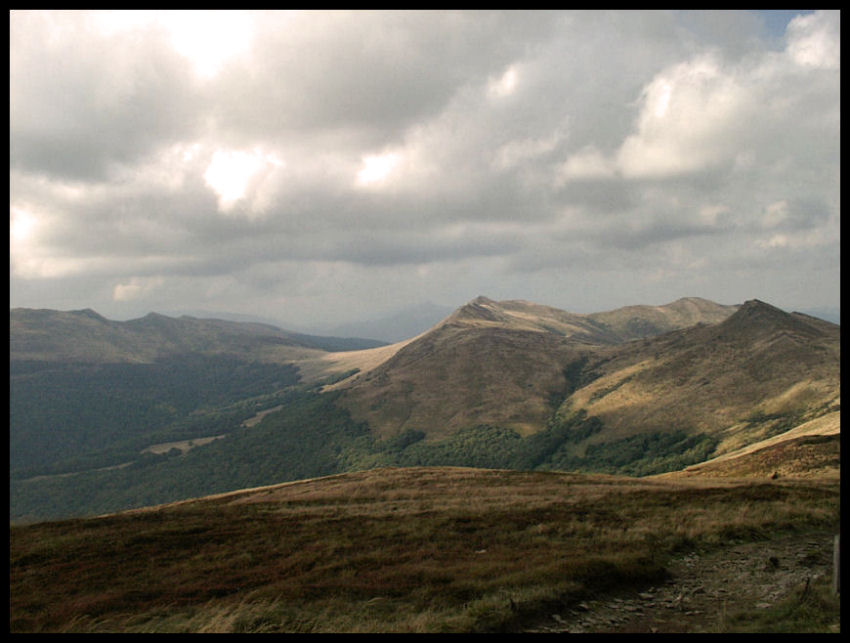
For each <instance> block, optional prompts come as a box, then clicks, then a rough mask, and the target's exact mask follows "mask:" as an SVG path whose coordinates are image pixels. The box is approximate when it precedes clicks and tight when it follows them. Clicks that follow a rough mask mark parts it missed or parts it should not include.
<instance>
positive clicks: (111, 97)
mask: <svg viewBox="0 0 850 643" xmlns="http://www.w3.org/2000/svg"><path fill="white" fill-rule="evenodd" d="M189 24H191V26H192V29H189V28H188V27H187V25H189ZM228 24H231V25H232V26H233V29H232V30H230V31H228V30H227V29H224V30H223V29H222V27H223V26H225V25H228ZM10 26H11V29H10V38H11V41H10V269H11V286H12V293H13V297H12V302H13V305H26V304H37V305H39V306H48V307H49V306H50V305H51V304H50V302H74V303H73V306H74V307H77V308H80V307H93V308H96V309H100V308H103V312H104V313H109V312H110V311H116V312H117V311H121V310H124V311H130V310H136V308H133V307H134V306H136V307H142V306H147V307H149V308H150V309H157V307H158V306H159V304H158V302H166V301H167V302H170V303H171V304H173V305H171V306H170V309H174V308H175V307H179V305H181V302H182V303H185V305H187V306H188V305H189V304H190V302H191V305H192V306H193V307H195V308H216V309H221V308H226V307H227V306H234V307H238V308H239V309H242V310H244V309H245V308H252V307H263V308H264V309H265V310H264V313H265V314H266V315H267V316H269V315H270V316H272V317H274V314H273V313H274V306H275V305H276V304H275V303H274V302H278V305H280V306H282V307H284V308H286V312H287V313H288V314H295V313H293V311H297V314H298V316H299V317H300V318H301V319H303V320H304V321H305V322H306V321H307V320H308V318H309V317H310V315H313V314H316V315H324V314H330V313H329V311H330V310H331V309H332V308H333V306H334V304H333V303H332V302H326V301H324V299H323V298H330V299H331V300H332V299H333V298H334V297H337V298H339V301H340V302H342V301H345V302H346V303H345V304H344V305H343V304H341V303H340V304H338V307H337V310H338V311H339V312H338V313H337V314H339V315H346V314H349V315H351V316H352V317H353V318H363V317H367V316H368V311H367V310H366V309H367V308H368V306H369V305H370V302H377V301H380V302H381V305H385V306H390V304H391V302H393V301H396V302H397V303H398V305H399V306H403V305H405V304H406V303H416V302H417V301H418V300H419V299H430V300H432V301H435V302H440V303H446V304H455V303H461V302H463V301H466V300H467V299H470V298H471V297H473V296H475V295H477V294H481V293H484V294H488V295H489V296H495V297H500V296H504V297H506V298H511V297H519V298H526V299H529V298H532V294H531V293H536V294H538V295H540V297H539V299H541V301H542V303H550V304H552V305H560V306H562V307H565V308H567V309H575V308H576V307H577V306H578V304H580V303H582V302H585V303H586V304H587V305H590V304H589V302H591V301H594V302H598V301H600V299H599V298H600V297H602V296H603V295H602V294H601V293H603V292H604V293H607V294H606V295H605V296H607V297H609V298H610V306H608V307H614V306H615V305H617V304H619V303H620V302H621V300H622V298H623V297H626V296H632V293H638V292H641V293H650V292H657V293H668V292H670V291H671V289H675V288H685V286H686V285H687V283H688V276H690V278H691V282H692V283H694V284H704V285H706V289H707V290H709V291H711V290H712V289H711V288H709V287H708V286H707V284H717V285H716V286H715V287H714V288H715V289H716V291H720V292H722V285H723V284H724V283H728V273H727V270H728V268H727V266H728V265H729V264H730V262H737V263H736V264H735V265H740V266H749V267H747V268H746V270H750V271H751V272H750V273H748V275H749V276H747V277H746V278H745V277H738V279H739V280H741V281H746V280H749V282H750V283H752V284H754V286H753V287H754V288H755V287H756V285H759V284H766V283H773V280H774V277H772V276H771V275H772V274H775V275H783V277H782V278H785V277H786V276H787V275H786V272H787V266H786V265H785V262H786V261H787V257H788V253H797V254H794V257H795V258H797V259H799V258H800V256H801V255H800V254H799V253H804V252H806V251H808V252H812V253H815V252H819V251H820V250H821V249H822V250H823V257H825V258H824V259H822V260H818V261H821V263H818V262H817V261H815V260H814V259H812V260H809V261H804V262H802V263H803V264H804V265H806V266H809V268H806V270H811V271H813V272H812V273H811V275H810V277H811V280H812V282H813V283H814V284H816V285H814V286H813V287H812V288H811V291H810V295H809V296H810V297H811V298H812V299H814V298H821V299H824V301H821V302H820V303H819V304H818V305H833V303H832V302H831V301H826V299H830V298H833V297H835V296H837V294H836V293H837V275H838V269H837V265H836V266H835V267H834V268H831V269H827V268H825V267H824V264H823V263H822V262H828V261H829V258H830V257H835V256H836V255H835V252H834V251H833V250H832V248H833V245H834V243H835V240H836V239H837V238H838V236H839V231H840V190H839V185H840V145H839V136H838V134H839V132H840V96H839V88H840V65H839V60H840V58H839V52H840V14H839V13H837V12H814V13H810V14H807V15H805V16H800V17H797V18H794V19H793V20H792V21H791V22H790V23H789V24H788V27H787V30H786V32H785V34H784V35H783V36H781V37H780V36H774V35H767V33H766V31H765V29H764V27H763V21H762V19H761V18H760V16H759V14H757V13H751V12H666V11H658V12H616V11H614V12H608V11H581V12H570V11H567V12H557V11H543V12H534V11H527V12H526V11H520V12H515V11H514V12H499V11H475V12H464V11H439V12H437V11H422V12H419V11H365V12H363V11H359V12H344V11H297V12H279V11H272V12H261V11H256V12H254V11H248V12H235V13H215V12H214V13H212V14H205V13H189V14H185V13H179V12H178V13H165V14H162V13H158V12H117V13H100V12H94V13H91V12H44V11H13V12H12V14H11V25H10ZM214 43H218V44H219V45H220V46H218V47H215V46H213V44H214ZM747 262H749V263H747ZM816 265H817V268H816V269H815V267H814V266H816ZM624 270H625V271H628V272H630V274H632V275H633V276H634V279H637V278H638V277H637V276H638V275H640V276H643V277H646V279H647V280H650V281H652V283H653V284H655V285H654V286H653V288H655V290H654V291H653V290H651V289H649V288H648V287H647V289H644V288H643V286H640V287H638V285H636V284H635V283H634V280H632V284H631V287H630V289H624V288H620V287H619V286H617V283H618V282H617V281H616V280H613V279H611V280H609V279H608V277H602V276H600V275H607V274H609V273H615V272H617V271H624ZM741 270H742V271H744V270H745V268H743V267H742V268H741ZM825 270H826V273H824V271H825ZM677 271H679V272H678V273H677ZM771 271H773V272H771ZM567 272H569V273H570V275H571V276H570V277H569V283H570V284H571V288H572V289H571V290H570V291H569V292H567V291H565V290H564V289H563V288H562V287H561V285H560V284H561V283H562V282H563V281H564V279H566V278H565V277H564V276H563V275H564V274H565V273H567ZM815 272H816V273H817V274H815ZM824 274H826V278H825V277H824ZM423 275H427V278H425V277H424V276H423ZM581 275H584V276H585V280H584V281H582V279H581ZM673 275H677V276H673ZM650 276H651V277H652V278H651V279H650ZM715 276H716V277H715ZM777 279H779V277H777ZM547 284H548V286H547ZM582 284H584V285H582ZM524 287H527V288H528V289H529V290H530V291H531V292H529V293H526V292H524V291H523V288H524ZM665 288H666V289H667V290H665ZM606 289H609V290H606ZM777 289H778V287H777ZM470 292H471V295H469V296H466V295H467V294H468V293H470ZM799 292H805V289H802V288H800V289H799ZM311 293H312V294H311ZM376 293H380V295H377V294H376ZM546 293H551V297H546V296H545V295H546ZM679 294H681V295H694V294H700V293H698V292H681V293H679ZM703 296H709V295H708V293H707V292H706V293H703ZM358 298H359V300H360V301H361V302H362V303H361V304H360V307H359V308H358V306H357V304H356V303H355V302H356V301H357V300H358ZM458 298H459V299H458ZM673 298H675V297H668V296H667V295H666V294H665V295H664V296H661V295H660V294H659V296H658V297H656V298H655V299H657V300H661V301H662V302H663V301H669V300H672V299H673ZM763 298H765V299H767V298H768V297H767V295H765V296H764V297H763ZM211 301H215V303H216V304H220V305H215V306H212V305H210V302H211ZM284 302H285V303H284ZM296 302H297V304H296ZM632 303H638V302H632ZM776 303H777V304H781V303H782V302H776ZM812 303H815V302H814V301H813V302H812ZM803 305H804V304H803V303H800V304H799V305H798V307H802V306H803ZM163 308H164V306H163ZM320 311H321V312H320ZM126 314H130V313H129V312H128V313H126ZM281 314H283V312H281ZM340 321H342V320H340Z"/></svg>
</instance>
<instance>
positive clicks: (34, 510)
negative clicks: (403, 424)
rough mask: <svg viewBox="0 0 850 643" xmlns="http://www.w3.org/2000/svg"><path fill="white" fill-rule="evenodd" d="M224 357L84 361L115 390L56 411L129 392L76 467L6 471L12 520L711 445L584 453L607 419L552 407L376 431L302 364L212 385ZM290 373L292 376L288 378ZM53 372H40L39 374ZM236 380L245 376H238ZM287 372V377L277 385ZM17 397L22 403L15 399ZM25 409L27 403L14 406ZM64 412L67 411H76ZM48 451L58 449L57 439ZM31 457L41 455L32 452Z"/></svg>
mask: <svg viewBox="0 0 850 643" xmlns="http://www.w3.org/2000/svg"><path fill="white" fill-rule="evenodd" d="M226 364H227V362H225V361H215V360H213V361H212V362H206V361H202V362H200V363H197V362H196V363H195V366H196V367H197V366H200V371H201V372H202V373H204V374H203V375H197V376H191V377H190V379H192V380H193V382H192V383H187V382H185V381H184V382H182V383H181V380H182V379H186V378H187V377H189V375H190V373H189V372H188V371H184V370H181V369H180V368H179V367H175V368H173V369H172V370H169V368H165V367H163V368H162V370H157V369H140V370H139V371H138V372H135V371H134V377H128V378H126V379H122V380H121V384H117V383H115V382H113V380H111V379H110V377H109V374H110V373H112V372H111V371H110V369H105V370H98V369H95V371H92V372H89V371H86V370H85V369H83V370H80V371H77V374H78V376H80V375H83V374H84V375H87V377H88V378H89V379H88V380H81V381H78V382H77V388H76V389H73V390H78V391H80V392H81V391H82V390H83V389H85V386H83V383H85V384H86V385H88V386H89V387H92V385H93V383H94V382H99V383H100V384H101V385H102V386H103V387H104V388H105V389H108V391H109V393H108V394H107V393H104V396H105V397H104V399H102V400H100V401H98V400H97V399H95V398H97V395H95V394H93V393H92V394H89V397H88V398H84V399H83V400H80V401H75V402H73V403H71V402H70V401H69V402H68V403H67V404H66V405H65V406H62V405H61V404H60V405H58V406H57V407H56V409H55V410H54V412H55V411H56V410H58V409H59V408H62V409H66V410H67V409H78V408H84V407H85V404H86V403H89V404H91V408H90V409H88V413H89V415H85V416H82V417H87V418H88V417H95V415H94V413H95V411H94V409H98V408H101V406H98V405H102V406H108V405H109V404H112V405H115V404H118V403H119V401H120V400H125V399H126V400H127V401H128V402H127V403H126V404H124V405H123V406H118V407H117V408H116V407H112V408H110V410H109V411H107V412H106V414H105V415H104V417H102V418H95V419H96V421H97V422H98V423H99V424H95V425H89V424H83V425H81V426H80V429H81V430H80V431H79V432H78V433H76V434H75V433H74V432H73V431H70V430H69V431H68V434H69V435H68V439H67V441H66V442H67V443H68V444H71V445H72V448H73V449H75V453H76V455H75V458H76V459H74V458H71V457H69V456H68V457H58V456H57V457H56V458H55V460H54V463H55V464H54V466H55V467H57V468H58V467H59V464H63V463H64V465H66V466H67V464H68V463H72V464H76V465H78V467H79V468H78V469H76V470H78V471H80V472H78V473H74V474H72V475H66V476H50V477H39V478H29V479H24V476H23V475H22V473H23V472H25V471H26V468H25V467H19V468H18V469H17V471H18V474H19V475H17V476H13V478H12V479H11V481H10V519H11V520H12V521H18V522H27V521H33V520H45V519H55V518H63V517H74V516H85V515H94V514H100V513H107V512H112V511H118V510H122V509H128V508H134V507H142V506H148V505H153V504H160V503H165V502H170V501H174V500H180V499H185V498H193V497H198V496H203V495H208V494H214V493H220V492H226V491H232V490H236V489H242V488H247V487H255V486H263V485H270V484H276V483H280V482H286V481H292V480H299V479H304V478H311V477H317V476H323V475H329V474H334V473H339V472H345V471H355V470H363V469H370V468H375V467H386V466H399V467H405V466H423V465H424V466H428V465H445V466H468V467H482V468H503V469H520V470H535V469H536V470H574V471H584V472H604V473H623V474H629V475H648V474H652V473H659V472H662V471H668V470H672V469H676V468H681V467H683V466H687V465H688V464H692V463H695V462H699V461H701V460H702V459H704V458H705V456H706V454H707V453H708V452H710V451H711V450H713V448H714V446H715V442H714V441H713V440H712V439H709V438H707V437H706V436H689V435H687V434H685V433H684V432H682V431H672V432H670V433H658V434H651V435H642V436H640V438H631V439H625V440H620V441H618V442H613V443H611V442H609V443H606V444H605V445H604V446H602V445H597V446H588V447H587V448H586V450H585V452H584V453H583V454H581V455H579V452H578V451H577V449H576V446H577V445H579V444H580V443H582V442H584V441H585V440H586V439H587V438H588V437H590V436H592V435H594V434H595V433H596V432H598V431H599V429H600V428H601V425H600V422H599V420H598V419H596V418H588V417H586V416H585V415H584V414H583V413H582V412H579V413H576V414H573V415H571V416H569V417H566V418H561V417H557V416H553V418H552V420H551V421H550V422H549V424H548V426H547V428H546V430H544V431H542V432H540V433H537V434H534V435H531V436H528V437H525V438H523V437H521V436H520V435H519V434H517V433H516V432H514V431H512V430H510V429H506V428H502V427H496V426H488V425H480V426H473V427H468V428H467V429H465V430H462V431H459V432H457V433H456V434H454V435H452V436H451V437H449V438H447V439H445V440H440V441H432V442H429V441H426V440H425V434H424V433H422V432H421V431H416V430H410V431H406V432H404V433H402V434H400V435H398V436H395V437H393V438H391V439H388V440H377V439H375V438H374V437H373V436H372V435H371V433H370V431H369V427H368V426H367V425H366V424H365V423H358V422H355V421H353V420H352V419H351V417H350V416H349V415H348V413H347V412H345V411H344V410H342V409H341V408H339V407H338V406H337V405H335V404H334V401H335V399H336V395H335V394H332V393H326V394H320V393H317V392H316V391H315V389H313V390H310V389H307V388H305V387H299V386H296V385H294V379H295V374H294V373H289V372H287V371H286V370H275V369H274V368H269V367H268V366H267V365H256V364H255V365H245V364H240V365H236V364H230V367H231V368H235V369H236V370H235V372H236V373H237V376H236V378H235V381H231V384H233V386H232V387H230V388H228V387H224V388H222V389H221V390H219V389H218V388H217V387H216V382H217V381H218V378H220V377H221V376H222V372H221V371H220V370H219V369H224V368H226ZM131 370H132V369H131ZM112 374H113V375H114V373H112ZM169 374H170V375H169ZM287 375H289V376H290V378H291V379H290V380H287V379H286V376H287ZM46 376H47V374H46V373H42V377H46ZM157 376H158V377H157ZM49 377H50V378H53V379H49V380H45V379H42V380H41V382H42V384H43V383H44V382H45V381H51V382H53V383H54V385H56V386H58V385H60V384H61V385H63V386H65V385H67V386H72V385H73V384H74V383H73V381H72V380H73V377H72V375H71V373H68V372H66V373H61V374H58V373H53V374H51V375H50V376H49ZM240 378H244V382H243V384H242V385H240V384H239V382H240V381H242V379H240ZM287 382H288V383H289V386H287V387H285V388H279V387H280V386H281V385H282V384H284V383H287ZM30 385H31V386H32V384H30ZM18 386H20V387H21V388H19V389H18V393H17V396H18V397H20V396H21V392H22V391H26V390H28V389H26V388H24V384H22V383H18ZM60 388H61V387H60ZM45 395H46V393H45ZM246 395H252V396H253V397H250V398H248V399H247V401H246V400H245V399H244V397H243V396H246ZM53 396H54V397H55V398H56V399H57V400H63V399H68V397H69V396H67V395H66V396H64V397H63V396H62V395H60V394H59V393H58V392H53ZM107 400H109V403H107ZM234 400H240V401H234ZM130 402H132V403H130ZM17 404H18V406H21V401H20V399H19V400H18V402H17ZM164 404H169V405H170V406H171V409H169V411H168V412H167V413H166V412H163V411H162V408H161V405H164ZM216 404H218V405H219V406H216ZM276 405H282V406H283V408H282V409H281V410H280V411H278V412H274V413H270V414H268V415H266V416H265V417H264V418H263V419H262V420H261V421H260V422H259V423H257V424H256V425H254V426H252V427H250V428H245V427H242V426H241V422H242V420H244V419H245V418H246V417H250V416H251V415H253V414H254V413H255V412H256V411H257V410H259V409H260V408H270V407H272V406H276ZM128 411H130V412H129V413H128ZM18 413H19V414H20V413H22V411H21V410H20V409H19V411H18ZM109 413H111V414H112V415H109ZM116 416H120V417H122V418H123V419H122V421H121V424H120V427H119V428H117V429H116V428H110V429H109V431H110V432H108V433H107V435H109V436H112V438H111V439H112V442H111V444H112V446H111V447H110V448H104V447H102V446H101V447H100V448H99V449H95V450H94V451H86V449H87V448H88V449H91V448H93V447H92V446H91V445H92V444H94V442H93V441H94V439H95V438H96V434H97V430H98V429H97V427H106V426H107V425H109V424H110V420H109V418H110V417H111V418H115V417H116ZM18 417H21V416H20V415H19V416H18ZM34 417H38V414H34ZM69 417H72V416H71V415H70V413H69ZM145 418H156V420H157V422H156V424H155V425H154V424H152V425H151V426H157V427H158V428H157V429H156V431H147V432H146V431H145V429H144V423H145ZM44 421H45V420H42V422H44ZM35 427H39V428H40V429H41V430H36V428H35ZM44 429H45V424H40V425H39V424H35V423H34V424H33V426H32V427H30V431H31V434H32V435H33V436H35V437H37V438H38V439H40V440H41V443H44V444H48V443H49V442H50V436H49V434H48V433H47V432H46V431H45V430H44ZM217 431H221V432H223V433H226V434H227V435H226V437H224V438H222V439H219V440H216V441H214V442H211V443H209V444H207V445H204V446H202V447H197V448H194V449H191V450H189V451H187V452H185V453H181V452H180V451H178V450H176V449H174V450H172V451H171V452H170V453H165V454H162V455H154V454H150V453H148V454H144V455H141V454H140V453H139V449H138V447H139V445H140V444H141V442H142V441H144V440H150V439H152V437H154V436H156V438H157V440H160V439H161V438H164V437H165V436H170V438H174V439H180V438H178V437H177V436H181V437H187V436H188V437H200V436H201V435H209V434H210V432H217ZM163 441H165V440H163ZM128 445H132V446H133V448H134V449H136V451H132V450H131V449H130V447H129V446H128ZM49 452H50V453H54V454H58V453H59V452H60V451H59V450H57V449H53V448H51V449H50V451H49ZM28 453H30V454H32V453H33V452H32V450H30V451H29V452H28ZM104 454H105V455H106V456H108V458H107V457H105V456H104ZM30 457H31V458H33V459H34V456H33V455H30ZM122 457H123V458H124V460H122V464H123V465H124V466H121V467H120V468H112V469H107V470H83V469H84V468H85V467H84V466H83V465H84V464H85V463H86V462H89V463H91V462H98V461H99V462H100V463H101V464H103V462H105V461H106V460H108V459H119V460H120V459H121V458H122ZM128 458H129V460H128ZM92 468H93V467H88V469H92Z"/></svg>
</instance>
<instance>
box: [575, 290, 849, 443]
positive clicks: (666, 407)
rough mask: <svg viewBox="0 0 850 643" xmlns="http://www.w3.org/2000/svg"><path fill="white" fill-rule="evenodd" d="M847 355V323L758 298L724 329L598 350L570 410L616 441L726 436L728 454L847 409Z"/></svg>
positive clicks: (706, 329)
mask: <svg viewBox="0 0 850 643" xmlns="http://www.w3.org/2000/svg"><path fill="white" fill-rule="evenodd" d="M840 356H841V351H840V327H838V326H836V325H834V324H829V323H828V322H823V321H821V320H817V319H814V318H811V317H807V316H805V315H801V314H797V313H792V314H789V313H785V312H783V311H781V310H779V309H777V308H774V307H773V306H770V305H769V304H766V303H764V302H760V301H758V300H752V301H749V302H747V303H745V304H744V305H743V306H741V308H740V309H739V310H738V311H737V312H736V313H735V314H734V315H732V316H731V317H729V318H728V319H727V320H725V321H723V322H721V323H719V324H714V325H700V326H696V327H692V328H688V329H684V330H680V331H675V332H671V333H668V334H664V335H660V336H657V337H654V338H650V339H646V340H642V341H638V342H631V343H629V344H625V345H622V346H618V347H614V348H605V349H602V350H600V351H598V353H597V354H596V355H594V358H593V360H592V361H591V362H589V363H588V365H587V367H586V368H585V377H586V378H587V379H592V381H590V382H589V383H588V384H586V385H585V386H582V387H581V388H580V389H579V390H577V391H575V392H574V393H573V394H572V395H571V396H569V397H568V398H567V399H566V400H565V402H564V404H563V406H562V409H561V410H562V412H565V413H566V412H568V411H570V410H578V409H582V410H584V411H585V412H587V413H588V414H589V415H592V416H595V417H598V418H600V419H601V420H602V421H603V423H604V425H605V427H606V434H607V435H608V436H610V435H617V436H619V437H623V436H628V435H632V434H636V433H640V432H646V431H668V430H683V431H686V432H694V433H712V434H716V435H718V436H719V437H720V438H721V440H722V441H721V443H720V445H719V448H718V452H720V453H722V452H724V451H727V450H732V449H736V448H739V447H741V446H744V445H746V444H749V443H751V442H755V441H758V440H760V439H763V438H765V437H769V436H770V435H771V434H776V433H780V432H783V431H785V430H788V429H790V428H792V427H793V426H796V425H797V424H800V423H802V422H805V421H808V420H810V419H814V418H816V417H819V416H821V415H824V414H826V413H828V412H831V411H834V410H837V409H838V408H839V407H840ZM594 439H595V440H601V439H603V436H596V437H595V438H594Z"/></svg>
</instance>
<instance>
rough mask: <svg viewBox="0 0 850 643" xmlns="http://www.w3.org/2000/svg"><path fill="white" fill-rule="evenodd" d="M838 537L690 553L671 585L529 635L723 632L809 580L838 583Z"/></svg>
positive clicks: (620, 596) (581, 606)
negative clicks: (731, 617)
mask: <svg viewBox="0 0 850 643" xmlns="http://www.w3.org/2000/svg"><path fill="white" fill-rule="evenodd" d="M834 535H835V531H834V530H828V531H818V532H809V533H806V534H795V535H782V536H779V537H777V538H775V539H772V540H769V541H763V542H755V543H738V544H731V545H730V546H729V547H727V548H724V549H723V550H713V551H708V552H692V553H688V554H685V555H682V556H680V557H677V558H675V559H673V560H672V561H670V563H669V564H668V566H667V569H668V571H669V572H670V578H669V579H668V580H667V581H666V582H664V583H663V584H659V585H656V586H653V587H646V588H642V589H630V590H628V591H623V592H620V593H615V594H607V595H605V596H599V597H596V598H594V599H592V600H586V601H584V602H580V603H578V604H576V605H573V606H571V608H568V609H565V610H563V611H562V612H561V613H560V614H554V613H553V614H551V615H549V616H548V617H547V618H544V619H541V620H540V621H539V622H538V623H536V624H535V625H534V626H533V627H532V628H529V629H527V630H526V631H528V632H541V633H542V632H549V633H590V632H595V633H672V632H678V633H691V632H721V631H723V628H724V624H725V619H726V615H727V614H731V613H733V612H740V611H745V612H746V611H752V612H756V611H758V610H763V609H766V608H768V607H770V606H772V605H773V604H774V603H776V602H777V601H780V600H782V599H784V598H785V597H787V596H790V595H792V594H793V593H798V594H802V592H803V591H805V589H806V581H807V579H808V580H809V581H810V582H811V581H814V580H815V579H817V578H820V577H823V576H826V577H827V578H829V579H831V578H832V573H833V572H832V565H833V562H832V560H833V537H834ZM838 625H839V624H838V623H836V625H835V628H836V629H835V631H838Z"/></svg>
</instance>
